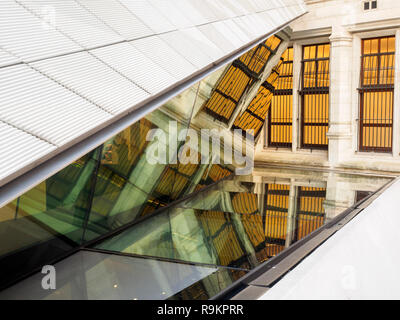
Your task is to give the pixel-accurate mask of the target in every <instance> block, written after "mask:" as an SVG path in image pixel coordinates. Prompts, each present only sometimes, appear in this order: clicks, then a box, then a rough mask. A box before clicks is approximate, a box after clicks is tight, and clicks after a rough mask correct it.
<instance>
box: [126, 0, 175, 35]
mask: <svg viewBox="0 0 400 320" xmlns="http://www.w3.org/2000/svg"><path fill="white" fill-rule="evenodd" d="M120 1H121V3H122V4H124V5H125V6H126V7H127V8H128V9H129V10H130V11H131V12H132V13H133V14H135V16H137V17H138V18H139V19H140V20H142V21H143V22H144V23H145V24H146V25H147V26H148V27H149V28H150V29H151V30H153V31H154V32H156V33H162V32H167V31H171V30H175V29H176V27H175V26H174V25H173V24H172V23H170V22H169V21H168V20H167V18H165V17H164V16H163V15H162V14H161V13H159V12H158V10H157V9H155V8H154V7H153V6H152V5H151V4H150V3H149V2H148V1H146V0H120Z"/></svg>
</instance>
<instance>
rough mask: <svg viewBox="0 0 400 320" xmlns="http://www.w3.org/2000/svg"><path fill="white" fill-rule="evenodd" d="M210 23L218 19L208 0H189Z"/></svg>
mask: <svg viewBox="0 0 400 320" xmlns="http://www.w3.org/2000/svg"><path fill="white" fill-rule="evenodd" d="M187 1H189V3H190V4H191V5H192V6H193V7H194V8H195V9H196V10H197V11H198V12H199V13H200V14H201V15H202V16H203V17H204V19H205V21H206V22H208V23H210V22H214V21H217V20H218V17H217V15H216V14H215V13H214V12H213V10H212V8H211V7H210V6H209V3H208V1H207V0H187Z"/></svg>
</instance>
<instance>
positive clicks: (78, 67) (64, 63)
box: [33, 52, 148, 114]
mask: <svg viewBox="0 0 400 320" xmlns="http://www.w3.org/2000/svg"><path fill="white" fill-rule="evenodd" d="M33 66H34V67H35V68H37V69H38V70H40V71H41V72H43V73H44V74H46V75H48V76H50V77H51V78H53V79H55V80H56V81H57V82H59V83H61V84H62V85H64V86H66V87H67V88H70V89H71V90H74V91H76V92H77V93H79V94H80V95H82V96H84V97H85V98H87V99H89V100H90V101H92V102H94V103H95V104H97V105H98V106H100V107H102V108H104V109H105V110H108V111H109V112H111V113H114V114H116V113H120V112H123V111H125V110H127V109H130V108H132V107H133V106H134V105H136V104H137V103H139V102H141V101H142V100H144V99H145V98H146V97H148V93H146V92H145V91H144V90H142V89H140V88H139V87H137V86H136V85H134V84H133V83H132V82H131V81H129V80H128V79H126V78H125V77H123V76H122V75H120V74H118V73H117V72H115V71H113V70H112V69H111V68H110V67H108V66H107V65H105V64H104V63H103V62H101V61H99V60H98V59H97V58H95V57H93V56H92V55H91V54H89V53H87V52H81V53H75V54H71V55H68V56H63V57H58V58H53V59H49V60H46V61H39V62H35V63H34V64H33Z"/></svg>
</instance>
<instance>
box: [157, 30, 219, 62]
mask: <svg viewBox="0 0 400 320" xmlns="http://www.w3.org/2000/svg"><path fill="white" fill-rule="evenodd" d="M160 38H161V39H162V40H164V41H165V42H166V43H167V44H168V45H170V46H171V47H173V48H174V49H176V50H177V51H178V52H179V53H180V54H181V55H183V57H184V58H185V59H186V60H188V61H189V62H191V63H192V64H193V65H195V66H196V67H197V69H201V68H204V67H205V66H207V65H209V64H210V63H211V61H212V59H211V58H210V57H209V56H208V55H207V54H206V53H204V52H203V51H202V50H201V49H199V48H198V46H196V44H194V43H192V42H190V40H189V39H188V37H186V36H185V34H184V33H182V32H181V31H174V32H168V33H165V34H162V35H160Z"/></svg>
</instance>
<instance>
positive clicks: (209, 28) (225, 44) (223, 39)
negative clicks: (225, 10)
mask: <svg viewBox="0 0 400 320" xmlns="http://www.w3.org/2000/svg"><path fill="white" fill-rule="evenodd" d="M198 29H199V30H200V31H201V32H202V33H203V34H204V36H206V37H207V38H208V39H209V40H211V41H212V42H213V43H214V44H215V45H217V46H218V47H220V48H221V49H222V50H223V51H225V50H234V49H235V45H234V44H233V43H232V42H231V41H230V39H229V38H228V37H227V36H226V35H225V34H223V33H222V32H220V31H219V30H218V29H217V28H216V27H215V24H214V23H212V24H206V25H203V26H199V27H198Z"/></svg>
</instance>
